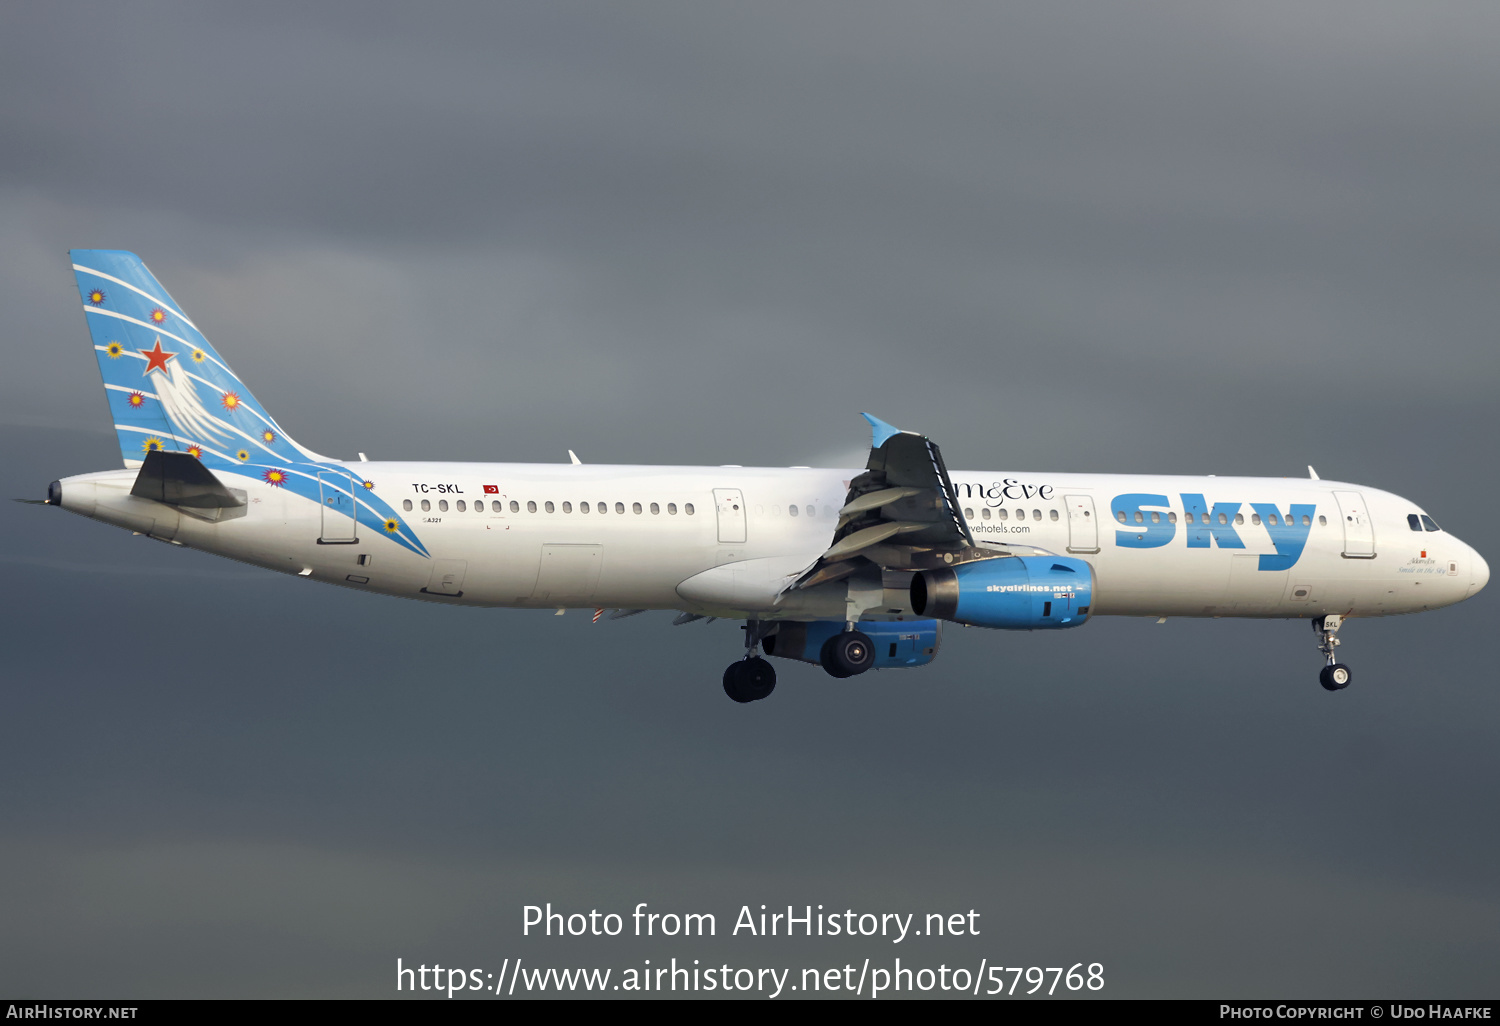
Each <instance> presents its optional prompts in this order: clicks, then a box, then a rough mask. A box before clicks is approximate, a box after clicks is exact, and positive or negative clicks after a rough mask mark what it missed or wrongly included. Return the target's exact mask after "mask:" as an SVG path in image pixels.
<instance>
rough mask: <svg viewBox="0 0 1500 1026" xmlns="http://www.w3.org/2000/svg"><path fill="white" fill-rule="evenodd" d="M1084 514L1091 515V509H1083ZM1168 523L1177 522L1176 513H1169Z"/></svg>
mask: <svg viewBox="0 0 1500 1026" xmlns="http://www.w3.org/2000/svg"><path fill="white" fill-rule="evenodd" d="M1083 515H1084V516H1088V515H1089V511H1088V510H1084V511H1083ZM1167 523H1169V524H1175V523H1177V514H1176V513H1168V514H1167Z"/></svg>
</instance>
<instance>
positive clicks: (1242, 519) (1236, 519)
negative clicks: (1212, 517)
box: [1234, 513, 1245, 524]
mask: <svg viewBox="0 0 1500 1026" xmlns="http://www.w3.org/2000/svg"><path fill="white" fill-rule="evenodd" d="M1234 522H1235V523H1236V524H1243V523H1244V522H1245V514H1243V513H1236V514H1235V515H1234Z"/></svg>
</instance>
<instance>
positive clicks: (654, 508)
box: [651, 502, 661, 516]
mask: <svg viewBox="0 0 1500 1026" xmlns="http://www.w3.org/2000/svg"><path fill="white" fill-rule="evenodd" d="M660 513H661V507H660V506H658V505H657V504H656V503H654V502H653V503H652V504H651V515H652V516H657V515H658V514H660Z"/></svg>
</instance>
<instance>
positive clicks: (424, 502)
mask: <svg viewBox="0 0 1500 1026" xmlns="http://www.w3.org/2000/svg"><path fill="white" fill-rule="evenodd" d="M430 509H432V503H430V502H428V501H427V500H426V499H423V500H422V512H423V513H426V512H427V511H428V510H430Z"/></svg>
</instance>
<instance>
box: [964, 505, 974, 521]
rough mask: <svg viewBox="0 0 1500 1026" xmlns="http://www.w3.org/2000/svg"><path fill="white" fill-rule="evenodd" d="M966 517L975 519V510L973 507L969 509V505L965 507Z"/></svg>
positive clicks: (966, 518)
mask: <svg viewBox="0 0 1500 1026" xmlns="http://www.w3.org/2000/svg"><path fill="white" fill-rule="evenodd" d="M964 519H965V520H973V519H974V511H973V510H972V509H969V508H968V507H965V508H964Z"/></svg>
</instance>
